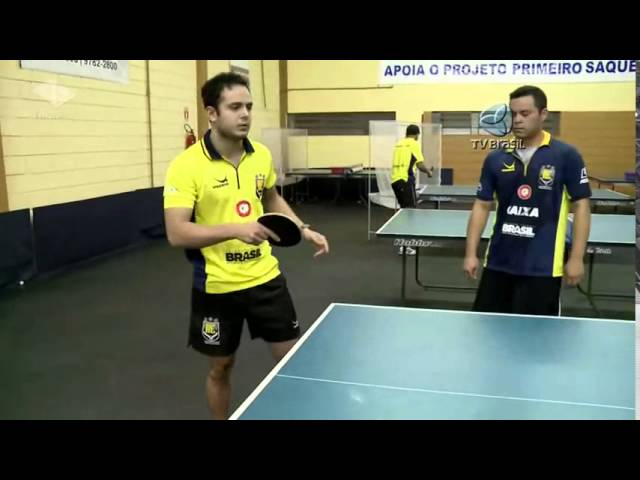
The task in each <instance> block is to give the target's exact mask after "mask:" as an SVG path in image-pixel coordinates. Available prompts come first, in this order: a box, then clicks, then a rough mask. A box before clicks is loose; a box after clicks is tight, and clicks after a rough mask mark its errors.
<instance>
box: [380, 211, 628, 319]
mask: <svg viewBox="0 0 640 480" xmlns="http://www.w3.org/2000/svg"><path fill="white" fill-rule="evenodd" d="M469 214H470V213H469V212H468V211H462V210H426V209H410V208H405V209H401V210H398V211H397V212H396V214H395V215H394V216H393V217H391V218H390V219H389V221H388V222H387V223H385V224H384V225H383V226H382V227H380V229H379V230H378V231H377V232H376V236H377V237H379V238H392V239H394V240H395V243H396V245H399V246H403V245H404V246H409V247H412V248H415V249H416V255H415V281H416V283H417V284H418V285H420V286H421V287H422V288H424V289H427V290H428V289H445V290H475V289H476V287H475V286H474V287H469V286H456V285H428V284H425V283H423V282H422V281H421V280H420V247H441V246H442V242H443V241H458V242H460V241H464V240H465V239H466V236H467V222H468V221H469ZM494 222H495V212H491V214H490V216H489V219H488V221H487V225H486V228H485V230H484V232H483V234H482V239H483V240H487V239H489V238H490V237H491V231H492V229H493V224H494ZM634 232H635V216H633V215H613V214H592V215H591V231H590V234H589V241H588V245H587V255H588V265H587V272H588V273H587V288H586V289H584V288H583V287H582V286H578V289H579V291H580V292H581V293H582V294H584V295H585V296H586V297H587V300H588V301H589V303H590V305H591V307H592V308H593V309H594V311H595V312H596V313H597V314H599V312H598V308H597V306H596V304H595V298H598V297H607V298H632V297H633V295H623V294H616V293H597V292H594V291H593V266H594V262H595V256H596V255H610V254H612V253H613V249H614V248H628V249H631V248H632V247H633V246H634V245H635V234H634ZM461 261H462V260H461ZM406 270H407V268H406V255H405V254H404V253H403V254H402V283H401V287H400V295H401V298H402V300H404V299H405V286H406ZM460 272H461V273H460V274H461V276H462V275H463V273H462V267H461V268H460Z"/></svg>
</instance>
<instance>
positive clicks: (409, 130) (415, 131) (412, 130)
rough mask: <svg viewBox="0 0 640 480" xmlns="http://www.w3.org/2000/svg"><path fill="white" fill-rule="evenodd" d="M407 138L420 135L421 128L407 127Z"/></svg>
mask: <svg viewBox="0 0 640 480" xmlns="http://www.w3.org/2000/svg"><path fill="white" fill-rule="evenodd" d="M406 135H407V137H410V136H412V135H420V127H418V126H417V125H409V126H408V127H407V134H406Z"/></svg>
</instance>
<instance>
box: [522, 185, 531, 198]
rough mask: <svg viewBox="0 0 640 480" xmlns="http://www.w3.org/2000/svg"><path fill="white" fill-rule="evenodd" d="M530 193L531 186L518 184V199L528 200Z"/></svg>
mask: <svg viewBox="0 0 640 480" xmlns="http://www.w3.org/2000/svg"><path fill="white" fill-rule="evenodd" d="M532 193H533V192H532V188H531V187H530V186H529V185H520V187H518V198H519V199H520V200H529V199H530V198H531V194H532Z"/></svg>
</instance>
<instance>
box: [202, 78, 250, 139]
mask: <svg viewBox="0 0 640 480" xmlns="http://www.w3.org/2000/svg"><path fill="white" fill-rule="evenodd" d="M252 108H253V100H252V99H251V93H250V92H249V90H248V89H247V88H246V87H244V86H242V85H234V86H232V87H231V88H225V89H224V90H223V91H222V93H221V95H220V102H219V103H218V109H217V110H216V109H214V108H212V107H207V112H208V113H209V121H210V122H211V124H212V126H213V128H215V130H216V131H217V133H218V134H220V135H221V136H223V137H227V138H229V139H233V140H240V139H243V138H246V137H247V135H249V129H250V128H251V109H252Z"/></svg>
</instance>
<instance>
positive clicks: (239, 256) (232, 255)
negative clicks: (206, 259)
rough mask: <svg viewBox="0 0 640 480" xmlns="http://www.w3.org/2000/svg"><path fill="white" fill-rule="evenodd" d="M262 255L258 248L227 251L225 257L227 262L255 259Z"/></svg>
mask: <svg viewBox="0 0 640 480" xmlns="http://www.w3.org/2000/svg"><path fill="white" fill-rule="evenodd" d="M261 256H262V252H261V251H260V249H259V248H256V249H254V250H248V251H246V252H242V253H240V252H227V253H225V258H226V260H227V263H243V262H247V261H249V260H256V259H257V258H260V257H261Z"/></svg>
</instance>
